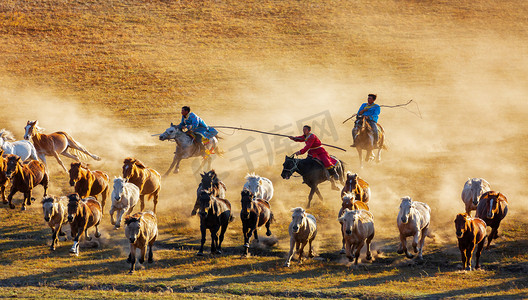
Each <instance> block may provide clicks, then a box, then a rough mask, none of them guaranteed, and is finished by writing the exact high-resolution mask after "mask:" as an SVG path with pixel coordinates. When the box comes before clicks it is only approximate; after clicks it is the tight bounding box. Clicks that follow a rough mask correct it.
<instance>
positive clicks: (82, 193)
mask: <svg viewBox="0 0 528 300" xmlns="http://www.w3.org/2000/svg"><path fill="white" fill-rule="evenodd" d="M69 173H70V185H71V186H75V192H76V193H77V194H79V197H81V198H86V197H88V196H94V197H95V198H96V199H97V195H101V198H102V201H101V206H102V209H104V207H105V203H106V197H108V191H109V188H108V187H109V182H110V177H108V175H107V174H106V173H104V172H101V171H90V169H88V167H87V166H86V165H84V164H82V163H80V162H74V163H71V165H70V171H69Z"/></svg>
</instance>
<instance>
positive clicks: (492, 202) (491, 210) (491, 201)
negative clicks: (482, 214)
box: [481, 192, 500, 219]
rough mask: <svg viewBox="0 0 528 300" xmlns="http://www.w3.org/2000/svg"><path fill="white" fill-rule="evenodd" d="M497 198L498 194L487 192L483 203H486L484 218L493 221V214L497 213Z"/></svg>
mask: <svg viewBox="0 0 528 300" xmlns="http://www.w3.org/2000/svg"><path fill="white" fill-rule="evenodd" d="M499 197H500V193H499V192H489V193H487V194H486V197H485V201H486V203H487V207H486V212H487V213H486V217H487V218H488V219H493V218H494V217H495V214H497V213H499ZM481 200H482V198H481Z"/></svg>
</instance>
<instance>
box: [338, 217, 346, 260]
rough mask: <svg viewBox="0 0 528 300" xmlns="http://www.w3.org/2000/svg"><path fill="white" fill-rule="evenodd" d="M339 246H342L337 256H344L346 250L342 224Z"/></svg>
mask: <svg viewBox="0 0 528 300" xmlns="http://www.w3.org/2000/svg"><path fill="white" fill-rule="evenodd" d="M341 244H342V245H343V247H342V248H341V251H339V254H345V253H346V249H345V244H346V243H345V232H344V231H343V224H341Z"/></svg>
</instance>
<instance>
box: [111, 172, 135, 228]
mask: <svg viewBox="0 0 528 300" xmlns="http://www.w3.org/2000/svg"><path fill="white" fill-rule="evenodd" d="M111 197H112V206H111V207H110V223H111V224H112V225H114V229H118V228H119V227H121V218H122V217H123V214H125V215H130V213H132V210H133V209H134V207H136V205H137V203H138V201H139V188H138V187H137V186H136V185H135V184H133V183H130V182H127V181H126V180H124V179H123V178H121V177H119V178H115V179H114V188H113V190H112V196H111ZM116 211H117V221H116V220H114V212H116Z"/></svg>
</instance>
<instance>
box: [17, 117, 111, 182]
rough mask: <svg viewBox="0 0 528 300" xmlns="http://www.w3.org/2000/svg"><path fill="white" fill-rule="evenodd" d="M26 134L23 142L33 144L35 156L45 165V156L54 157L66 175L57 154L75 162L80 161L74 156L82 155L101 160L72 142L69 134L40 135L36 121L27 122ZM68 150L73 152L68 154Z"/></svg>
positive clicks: (64, 167)
mask: <svg viewBox="0 0 528 300" xmlns="http://www.w3.org/2000/svg"><path fill="white" fill-rule="evenodd" d="M24 130H25V131H26V133H25V134H24V139H25V140H30V139H31V141H32V142H33V145H34V146H35V149H37V155H38V157H39V158H40V160H42V161H43V162H44V164H46V155H47V156H54V157H55V159H56V160H57V162H58V163H59V164H60V165H61V166H62V168H63V169H64V171H66V173H68V169H66V166H64V163H63V162H62V160H61V159H60V157H59V154H62V155H64V156H66V157H69V158H73V159H75V160H76V161H80V159H79V157H78V156H77V155H76V154H74V153H75V152H76V151H77V153H78V152H80V153H84V154H86V155H88V156H90V157H91V158H93V159H95V160H101V158H100V157H99V156H97V155H94V154H92V153H90V152H88V150H86V148H85V147H84V146H83V145H81V144H80V143H79V142H77V141H76V140H74V139H73V138H72V137H71V136H70V135H69V134H67V133H66V132H63V131H58V132H54V133H52V134H43V133H41V132H42V131H43V130H44V129H43V128H40V127H39V126H38V121H37V120H35V121H28V122H27V125H26V127H24ZM68 149H71V150H73V151H72V152H74V153H70V152H68Z"/></svg>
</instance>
